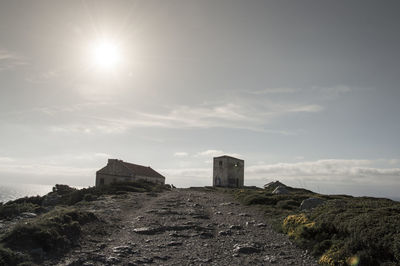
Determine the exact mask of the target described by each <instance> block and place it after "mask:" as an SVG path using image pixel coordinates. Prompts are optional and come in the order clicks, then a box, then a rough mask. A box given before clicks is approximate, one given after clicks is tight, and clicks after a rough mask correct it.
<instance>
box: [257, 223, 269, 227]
mask: <svg viewBox="0 0 400 266" xmlns="http://www.w3.org/2000/svg"><path fill="white" fill-rule="evenodd" d="M256 226H257V227H267V225H266V224H264V223H258V224H257V225H256Z"/></svg>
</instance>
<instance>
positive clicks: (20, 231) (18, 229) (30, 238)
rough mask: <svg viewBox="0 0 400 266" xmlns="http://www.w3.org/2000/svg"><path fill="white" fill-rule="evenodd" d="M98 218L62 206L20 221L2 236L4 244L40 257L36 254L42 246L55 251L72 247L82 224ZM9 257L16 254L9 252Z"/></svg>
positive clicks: (14, 249)
mask: <svg viewBox="0 0 400 266" xmlns="http://www.w3.org/2000/svg"><path fill="white" fill-rule="evenodd" d="M96 219H97V218H96V216H95V215H94V214H93V213H90V212H85V211H80V210H77V209H75V208H61V207H58V208H55V209H54V210H52V211H50V212H48V213H46V214H43V215H42V216H40V217H38V218H36V219H35V220H33V221H32V222H28V223H20V224H17V225H16V226H15V227H14V228H13V229H12V230H11V231H9V232H8V233H7V234H5V235H4V236H3V237H2V239H1V244H2V245H3V246H4V247H6V248H10V249H11V250H12V251H13V252H14V251H19V252H23V253H24V254H27V255H29V256H32V257H33V258H34V259H35V260H38V259H40V258H36V257H35V256H36V253H37V251H38V250H40V251H43V252H45V253H48V254H50V253H51V254H52V255H55V254H60V253H64V252H66V251H68V250H69V249H70V248H71V247H72V246H73V245H75V244H76V243H77V241H78V239H79V236H80V233H81V225H83V224H86V223H88V222H92V221H95V220H96ZM5 250H6V251H8V250H7V249H5ZM35 250H36V252H35V254H34V251H35ZM5 258H13V257H12V256H9V255H7V256H5Z"/></svg>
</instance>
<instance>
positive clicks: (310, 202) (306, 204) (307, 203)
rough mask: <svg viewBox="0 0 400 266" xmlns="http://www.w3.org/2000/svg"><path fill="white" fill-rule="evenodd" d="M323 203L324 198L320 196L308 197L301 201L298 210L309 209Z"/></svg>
mask: <svg viewBox="0 0 400 266" xmlns="http://www.w3.org/2000/svg"><path fill="white" fill-rule="evenodd" d="M324 203H325V200H323V199H320V198H309V199H305V200H303V201H302V202H301V205H300V210H311V209H313V208H315V207H318V206H320V205H322V204H324Z"/></svg>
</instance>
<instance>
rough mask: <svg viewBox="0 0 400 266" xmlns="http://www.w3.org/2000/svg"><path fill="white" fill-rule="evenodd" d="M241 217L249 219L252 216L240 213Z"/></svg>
mask: <svg viewBox="0 0 400 266" xmlns="http://www.w3.org/2000/svg"><path fill="white" fill-rule="evenodd" d="M239 216H241V217H249V216H250V215H248V214H247V213H239Z"/></svg>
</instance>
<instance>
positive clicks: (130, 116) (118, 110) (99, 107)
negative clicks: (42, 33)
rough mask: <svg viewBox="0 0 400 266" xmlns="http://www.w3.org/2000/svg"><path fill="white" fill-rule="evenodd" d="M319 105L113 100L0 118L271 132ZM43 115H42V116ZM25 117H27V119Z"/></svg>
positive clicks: (63, 125)
mask: <svg viewBox="0 0 400 266" xmlns="http://www.w3.org/2000/svg"><path fill="white" fill-rule="evenodd" d="M322 110H323V107H322V106H320V105H316V104H276V103H270V102H264V103H263V104H261V103H252V102H251V101H243V102H242V103H240V104H238V103H225V104H219V103H214V104H202V105H197V106H191V107H189V106H182V105H181V106H173V107H164V108H158V110H154V111H153V112H145V111H140V110H135V109H132V108H130V107H124V106H121V105H119V104H116V103H106V102H100V103H88V104H77V105H72V106H63V107H60V106H56V107H41V108H35V109H33V110H25V111H20V112H15V113H12V114H10V113H8V114H3V115H2V116H1V115H0V117H3V119H9V118H10V117H11V116H14V117H20V118H21V117H23V118H24V119H25V120H26V121H27V123H30V122H31V123H33V122H34V121H35V118H37V119H39V118H40V121H41V124H43V122H44V121H47V125H48V128H49V129H50V130H51V131H53V132H57V133H85V134H96V133H101V134H120V133H124V132H126V131H127V130H129V129H131V128H140V127H142V128H174V129H177V128H235V129H246V130H251V131H260V132H266V133H273V134H284V135H290V134H293V132H289V131H287V130H280V129H268V128H267V127H269V125H270V124H271V123H272V122H273V121H274V120H275V119H278V118H279V117H282V116H288V115H291V114H294V113H317V112H320V111H322ZM43 116H46V117H43ZM28 117H29V119H28Z"/></svg>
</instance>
